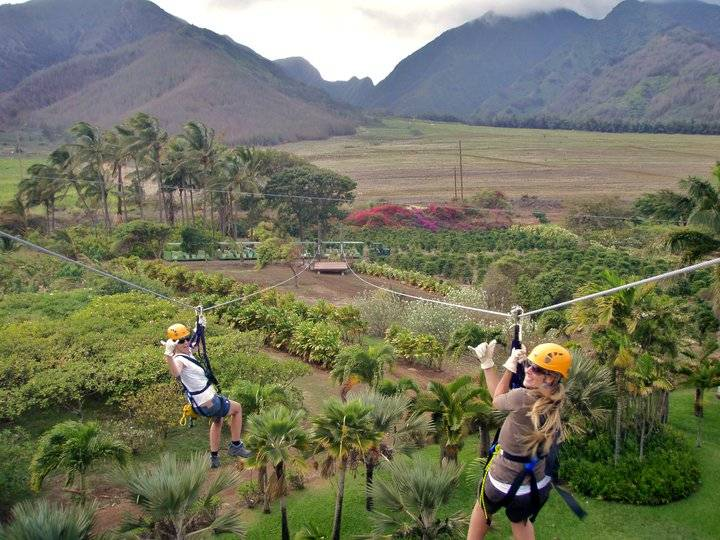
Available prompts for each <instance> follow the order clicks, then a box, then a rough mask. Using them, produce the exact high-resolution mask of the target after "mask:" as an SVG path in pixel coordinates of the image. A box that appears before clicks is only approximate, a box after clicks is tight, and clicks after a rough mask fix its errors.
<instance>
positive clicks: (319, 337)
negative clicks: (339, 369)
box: [289, 321, 342, 368]
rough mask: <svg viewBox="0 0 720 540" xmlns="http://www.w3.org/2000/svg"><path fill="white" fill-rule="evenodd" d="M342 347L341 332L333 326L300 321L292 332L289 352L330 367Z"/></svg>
mask: <svg viewBox="0 0 720 540" xmlns="http://www.w3.org/2000/svg"><path fill="white" fill-rule="evenodd" d="M341 346H342V332H341V331H340V329H339V328H338V327H337V326H335V325H334V324H330V323H325V322H318V323H314V322H312V321H302V322H300V323H299V324H297V325H296V326H295V328H294V330H293V335H292V340H291V341H290V347H289V349H290V352H292V353H293V354H297V355H298V356H300V357H301V358H304V359H306V360H308V361H309V362H312V363H313V364H321V365H322V366H323V367H326V368H327V367H331V366H332V364H333V362H334V361H335V357H336V356H337V355H338V354H339V353H340V347H341Z"/></svg>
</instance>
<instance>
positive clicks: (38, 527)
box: [0, 499, 97, 540]
mask: <svg viewBox="0 0 720 540" xmlns="http://www.w3.org/2000/svg"><path fill="white" fill-rule="evenodd" d="M96 511H97V505H96V504H95V503H91V504H89V505H87V506H85V505H83V506H77V505H67V506H59V505H56V504H53V503H50V502H48V501H46V500H44V499H39V500H35V501H23V502H21V503H18V504H16V505H15V506H14V507H13V509H12V519H11V521H10V523H8V524H7V525H5V526H0V538H6V539H7V540H26V539H27V540H30V539H38V540H40V539H61V538H63V539H64V538H68V539H70V538H73V539H77V540H90V539H91V538H95V537H96V536H95V535H94V534H93V525H94V522H95V512H96Z"/></svg>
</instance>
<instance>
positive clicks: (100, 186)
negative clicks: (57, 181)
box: [70, 122, 112, 229]
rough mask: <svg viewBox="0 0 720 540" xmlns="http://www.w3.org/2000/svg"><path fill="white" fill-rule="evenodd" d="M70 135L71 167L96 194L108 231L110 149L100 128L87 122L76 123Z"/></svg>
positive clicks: (109, 223)
mask: <svg viewBox="0 0 720 540" xmlns="http://www.w3.org/2000/svg"><path fill="white" fill-rule="evenodd" d="M70 133H72V134H73V136H74V137H75V141H74V142H73V143H72V144H71V145H70V147H71V148H72V162H73V165H74V167H75V168H76V170H77V172H78V176H79V177H80V178H81V179H82V180H84V181H85V182H87V184H88V186H87V189H88V190H92V191H96V192H97V194H98V197H99V199H100V203H101V204H102V209H103V216H104V220H105V227H106V228H108V229H110V228H111V227H112V222H111V221H110V209H109V207H108V186H107V182H108V178H107V176H108V175H107V171H106V168H107V167H106V162H107V161H108V158H109V155H110V150H111V149H110V147H109V146H108V144H107V141H106V140H105V137H103V134H102V132H101V131H100V128H98V127H95V126H92V125H90V124H88V123H87V122H78V123H77V124H75V125H74V126H72V127H71V128H70Z"/></svg>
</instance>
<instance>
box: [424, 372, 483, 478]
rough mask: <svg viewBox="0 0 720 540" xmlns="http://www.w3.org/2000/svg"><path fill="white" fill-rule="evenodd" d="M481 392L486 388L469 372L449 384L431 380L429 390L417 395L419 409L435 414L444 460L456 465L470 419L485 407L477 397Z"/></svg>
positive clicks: (441, 457) (441, 453)
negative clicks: (475, 382) (477, 382)
mask: <svg viewBox="0 0 720 540" xmlns="http://www.w3.org/2000/svg"><path fill="white" fill-rule="evenodd" d="M482 392H483V389H482V388H481V387H479V386H475V385H473V384H472V379H471V378H470V377H469V376H467V375H466V376H464V377H460V378H458V379H455V380H454V381H452V382H450V383H448V384H443V383H440V382H437V381H430V383H429V384H428V391H427V392H424V393H422V394H420V395H419V396H418V398H417V401H416V403H415V408H416V410H417V411H418V412H429V413H431V414H432V416H433V422H434V423H435V430H436V433H437V434H438V435H439V441H440V461H441V462H442V463H447V462H450V461H452V462H453V463H455V464H457V462H458V453H459V451H460V449H461V448H462V444H463V440H464V439H465V436H466V435H467V433H468V428H469V422H470V420H471V419H472V418H473V416H474V415H475V414H476V413H477V412H479V411H480V409H482V408H483V405H482V402H481V401H480V400H479V399H478V398H479V396H481V395H482Z"/></svg>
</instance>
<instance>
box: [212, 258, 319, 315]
mask: <svg viewBox="0 0 720 540" xmlns="http://www.w3.org/2000/svg"><path fill="white" fill-rule="evenodd" d="M316 257H317V253H316V254H315V256H314V257H313V258H312V259H311V260H310V262H309V263H307V264H306V265H305V267H304V268H303V269H302V270H300V271H299V272H298V273H297V274H295V275H293V276H291V277H289V278H287V279H286V280H285V281H281V282H280V283H276V284H275V285H271V286H269V287H265V288H264V289H260V290H259V291H255V292H253V293H250V294H246V295H245V296H241V297H239V298H235V299H233V300H228V301H226V302H221V303H219V304H215V305H214V306H210V307H203V308H202V311H203V312H206V311H210V310H211V309H215V308H219V307H223V306H227V305H229V304H234V303H235V302H242V301H243V300H247V299H248V298H252V297H253V296H257V295H258V294H262V293H264V292H267V291H270V290H272V289H275V288H276V287H280V286H281V285H285V284H286V283H287V282H288V281H291V280H293V279H296V278H298V277H299V276H300V274H302V273H303V272H305V271H306V270H307V269H308V268H310V266H311V265H312V263H313V262H315V258H316Z"/></svg>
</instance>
